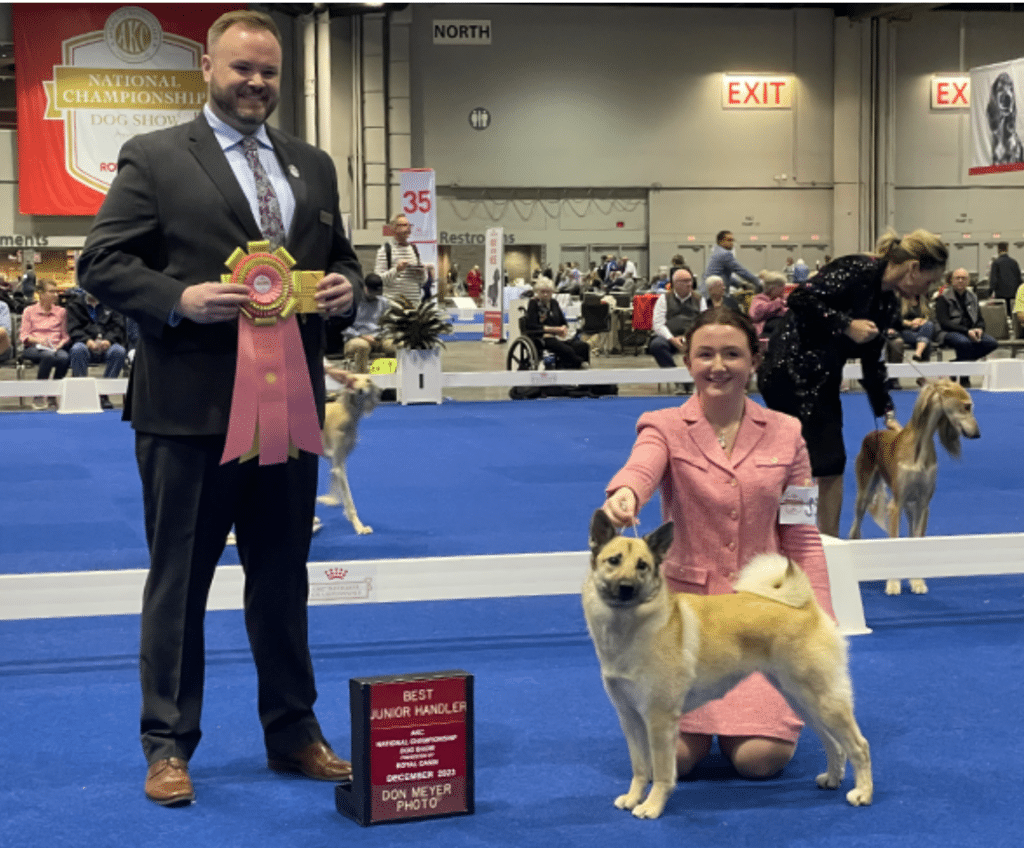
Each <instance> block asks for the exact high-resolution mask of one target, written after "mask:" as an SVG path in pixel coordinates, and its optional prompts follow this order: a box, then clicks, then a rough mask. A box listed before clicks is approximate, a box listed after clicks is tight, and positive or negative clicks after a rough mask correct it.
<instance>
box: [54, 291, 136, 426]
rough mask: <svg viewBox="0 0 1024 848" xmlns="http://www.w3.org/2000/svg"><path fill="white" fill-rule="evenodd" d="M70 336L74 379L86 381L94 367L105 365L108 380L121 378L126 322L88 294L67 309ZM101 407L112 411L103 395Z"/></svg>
mask: <svg viewBox="0 0 1024 848" xmlns="http://www.w3.org/2000/svg"><path fill="white" fill-rule="evenodd" d="M67 321H68V336H70V337H71V352H70V355H69V359H70V361H71V376H72V377H85V376H86V375H87V374H88V373H89V365H90V364H91V363H100V362H102V363H104V365H105V366H106V367H105V368H104V370H103V377H104V378H105V379H108V380H110V379H115V378H117V377H120V376H121V369H122V368H124V361H125V356H126V355H127V351H126V347H127V343H128V338H127V335H128V334H127V331H126V330H125V325H124V318H122V317H121V315H120V314H119V313H117V312H115V311H114V310H113V309H110V308H108V307H106V306H104V305H103V304H102V303H100V302H99V301H98V300H97V299H96V298H95V297H93V296H92V295H91V294H88V293H86V292H82V294H81V295H79V296H78V297H76V298H74V299H73V300H71V301H70V302H69V303H68V306H67ZM100 406H102V407H103V408H104V409H113V404H111V402H110V398H109V397H108V396H107V395H100Z"/></svg>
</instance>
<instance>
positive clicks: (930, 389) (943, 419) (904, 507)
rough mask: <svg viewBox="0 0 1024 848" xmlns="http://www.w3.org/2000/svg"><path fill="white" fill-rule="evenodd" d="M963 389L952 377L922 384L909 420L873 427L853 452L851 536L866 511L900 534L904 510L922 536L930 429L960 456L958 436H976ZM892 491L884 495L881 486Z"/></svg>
mask: <svg viewBox="0 0 1024 848" xmlns="http://www.w3.org/2000/svg"><path fill="white" fill-rule="evenodd" d="M972 408H973V404H972V403H971V396H970V395H969V394H968V393H967V390H966V389H964V388H962V387H961V386H959V385H957V384H956V383H954V382H953V381H952V380H946V379H942V380H937V381H935V382H928V383H925V386H924V388H922V389H921V392H920V394H919V395H918V396H917V403H915V404H914V411H913V413H912V414H911V416H910V422H909V423H908V424H907V426H906V427H904V428H903V429H901V430H899V431H893V430H874V431H873V432H871V433H868V434H867V435H866V436H865V437H864V441H863V443H862V444H861V448H860V453H859V454H857V504H856V506H855V508H854V519H853V527H852V528H851V530H850V538H851V539H859V538H860V527H861V522H862V520H863V519H864V513H865V512H870V513H871V517H872V518H874V519H875V521H876V522H877V523H878V526H879V527H881V528H882V529H883V530H885V531H886V532H887V533H888V534H889V536H890V538H893V539H895V538H898V537H899V535H900V516H901V515H902V514H906V516H907V526H908V528H909V531H910V535H911V536H923V535H924V534H925V530H926V529H927V528H928V505H929V504H930V503H931V499H932V495H933V494H934V493H935V477H936V472H937V471H938V455H937V454H936V452H935V439H934V438H933V437H934V435H935V433H936V432H938V434H939V441H940V442H942V446H943V447H944V448H945V449H946V451H947V453H949V455H950V456H951V457H953V458H954V459H958V458H959V457H960V437H961V436H963V437H964V438H967V439H977V438H978V437H979V436H980V435H981V431H980V429H979V427H978V422H977V420H975V418H974V413H973V411H972ZM883 483H884V484H885V487H888V489H889V491H890V492H891V493H892V496H891V497H889V498H888V499H887V498H886V492H885V487H883V485H882V484H883ZM910 591H912V592H915V593H917V594H919V595H920V594H924V593H925V592H927V591H928V586H927V584H926V583H925V582H924V580H922V579H920V578H914V579H912V580H911V581H910ZM885 592H886V594H887V595H898V594H899V593H900V581H899V580H896V579H892V580H889V581H888V582H887V583H886V586H885Z"/></svg>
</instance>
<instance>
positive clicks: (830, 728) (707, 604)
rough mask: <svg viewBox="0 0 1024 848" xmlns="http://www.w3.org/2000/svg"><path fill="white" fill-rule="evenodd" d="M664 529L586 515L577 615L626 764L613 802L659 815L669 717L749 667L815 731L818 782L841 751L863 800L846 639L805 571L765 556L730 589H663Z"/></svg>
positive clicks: (865, 755)
mask: <svg viewBox="0 0 1024 848" xmlns="http://www.w3.org/2000/svg"><path fill="white" fill-rule="evenodd" d="M672 531H673V525H672V523H671V522H668V523H666V524H663V525H662V526H661V527H659V528H658V529H657V530H655V531H653V532H652V533H650V534H648V535H647V536H645V537H644V538H643V539H631V538H627V537H626V536H620V535H618V534H617V532H616V530H615V527H614V526H613V525H612V523H611V521H610V520H609V519H608V517H607V516H606V515H605V513H604V512H603V511H602V510H598V511H597V512H595V513H594V516H593V518H592V519H591V523H590V550H591V558H590V574H589V576H588V577H587V580H586V582H585V583H584V585H583V612H584V615H585V617H586V620H587V627H588V629H589V630H590V636H591V638H592V639H593V641H594V648H595V649H596V650H597V657H598V659H599V660H600V663H601V676H602V679H603V680H604V686H605V690H606V691H607V692H608V696H609V698H611V701H612V703H613V704H614V705H615V709H616V711H617V712H618V714H619V722H620V723H621V725H622V730H623V732H624V733H625V735H626V742H627V744H628V745H629V758H630V761H631V763H632V766H633V780H632V782H631V783H630V786H629V791H627V792H626V794H624V795H620V796H619V797H617V798H616V799H615V806H616V807H619V808H620V809H626V810H632V811H633V815H634V816H636V817H637V818H643V819H653V818H657V817H658V816H660V815H661V813H662V810H664V808H665V803H666V802H667V801H668V797H669V795H670V794H671V793H672V790H673V789H674V788H675V784H676V759H675V740H676V735H677V733H678V724H679V717H680V716H681V715H682V714H683V713H684V712H688V711H690V710H694V709H696V708H697V707H699V706H701V705H702V704H705V703H707V702H708V701H711V700H714V699H715V698H720V697H722V696H723V695H724V694H725V693H726V692H728V691H729V690H730V689H731V688H732V687H733V686H735V685H736V684H737V683H739V682H740V681H741V680H743V679H744V678H745V677H747V676H748V675H750V674H751V673H753V672H755V671H760V672H761V673H763V674H764V675H765V676H766V677H767V678H768V679H769V680H771V681H772V683H774V684H775V686H776V687H777V688H778V689H779V691H780V692H782V693H783V695H785V697H786V699H787V700H788V701H789V703H790V704H791V705H792V707H793V709H794V710H796V711H797V712H798V713H799V714H800V715H801V716H803V717H804V719H805V720H806V721H807V723H808V724H809V725H810V726H811V727H813V728H814V730H815V731H816V732H817V734H818V736H820V737H821V741H822V743H823V744H824V746H825V754H826V758H827V770H826V771H825V773H824V774H821V775H818V778H817V783H818V786H820V787H821V788H823V789H836V788H838V786H839V784H840V783H841V782H842V779H843V776H844V774H845V771H846V760H847V757H849V759H850V761H851V762H852V763H853V769H854V777H855V784H856V785H855V786H854V788H853V789H851V790H850V791H849V792H848V793H847V794H846V799H847V800H848V801H849V802H850V803H851V804H852V805H853V806H855V807H857V806H862V805H866V804H870V803H871V798H872V793H873V782H872V777H871V755H870V751H869V746H868V743H867V740H865V739H864V737H863V736H862V735H861V732H860V729H859V728H858V727H857V722H856V720H855V719H854V717H853V689H852V685H851V683H850V675H849V671H848V668H847V657H846V642H845V640H844V639H843V637H842V636H841V635H840V633H839V630H838V628H837V627H836V625H835V622H833V621H832V619H831V618H829V616H828V615H827V614H826V613H825V612H823V611H822V609H821V607H819V606H818V604H817V602H816V601H815V599H814V592H813V590H812V588H811V585H810V581H809V580H808V579H807V575H805V574H804V572H803V571H802V570H801V569H800V568H799V567H798V566H797V565H796V564H795V563H793V562H792V561H790V560H787V559H786V558H785V557H782V556H779V555H776V554H763V555H761V556H759V557H756V558H755V559H754V560H753V561H752V562H751V563H750V564H749V565H748V566H747V567H746V568H745V569H744V570H743V572H742V573H741V575H740V577H739V580H738V581H737V584H736V593H735V594H730V595H706V596H705V595H690V594H680V593H674V592H670V591H669V590H668V588H667V586H666V583H665V580H664V578H663V577H662V574H661V561H662V558H663V557H664V556H665V553H666V552H667V551H668V549H669V546H670V545H671V544H672ZM648 784H651V788H650V792H649V793H647V785H648ZM645 793H647V794H646V798H645Z"/></svg>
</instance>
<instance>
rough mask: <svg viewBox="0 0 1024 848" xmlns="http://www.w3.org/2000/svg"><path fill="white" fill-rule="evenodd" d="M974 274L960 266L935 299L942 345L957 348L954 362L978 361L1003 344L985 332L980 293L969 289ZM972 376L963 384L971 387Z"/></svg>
mask: <svg viewBox="0 0 1024 848" xmlns="http://www.w3.org/2000/svg"><path fill="white" fill-rule="evenodd" d="M970 280H971V278H970V275H969V274H968V273H967V269H966V268H957V269H956V270H955V271H954V272H953V273H952V275H951V276H950V278H949V285H948V286H946V287H945V288H944V289H943V290H942V292H941V293H940V294H939V296H938V297H937V298H936V299H935V320H936V323H938V325H939V344H942V345H944V346H945V347H951V348H953V350H955V351H956V359H954V360H953V361H954V362H975V361H977V360H979V359H981V358H983V357H985V356H988V355H989V354H990V353H991V352H992V351H994V350H995V349H996V348H997V347H998V346H999V343H998V342H997V341H996V340H995V339H994V338H992V336H990V335H989V334H988V333H986V332H985V319H984V318H983V317H982V315H981V307H980V305H979V304H978V296H977V295H976V294H975V293H974V292H973V291H971V290H970V289H969V288H968V284H969V283H970ZM970 384H971V381H970V378H969V377H961V378H960V385H962V386H970Z"/></svg>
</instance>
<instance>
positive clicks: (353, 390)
mask: <svg viewBox="0 0 1024 848" xmlns="http://www.w3.org/2000/svg"><path fill="white" fill-rule="evenodd" d="M327 373H328V375H329V376H331V377H332V378H334V379H335V380H337V381H338V382H339V383H341V384H342V387H343V388H342V391H341V392H340V393H339V395H338V398H337V400H332V401H329V402H328V403H327V404H326V405H325V406H324V427H323V431H322V433H321V435H322V437H323V442H324V452H325V453H326V454H327V456H328V457H329V458H330V460H331V488H330V490H329V491H328V492H327V494H326V495H321V496H320V497H318V498H317V501H319V502H320V503H322V504H326V505H327V506H338V504H342V505H344V507H345V517H346V518H347V519H348V520H349V521H351V522H352V526H353V527H354V528H355V531H356V533H358V534H360V535H365V534H366V533H372V532H373V528H372V527H370V526H368V525H366V524H363V523H362V522H361V521H360V520H359V515H358V514H357V513H356V505H355V502H354V501H353V500H352V490H351V489H350V488H349V485H348V474H347V472H346V468H345V463H346V461H347V460H348V456H349V454H350V453H352V449H353V448H355V446H356V436H357V430H358V427H359V421H360V419H362V417H363V416H364V415H369V414H370V413H371V412H373V410H374V409H375V408H376V407H377V404H378V403H380V389H378V388H377V386H375V385H374V383H373V380H371V379H370V378H369V376H368V375H366V374H351V373H349V372H348V371H342V370H340V369H338V368H328V369H327Z"/></svg>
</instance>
